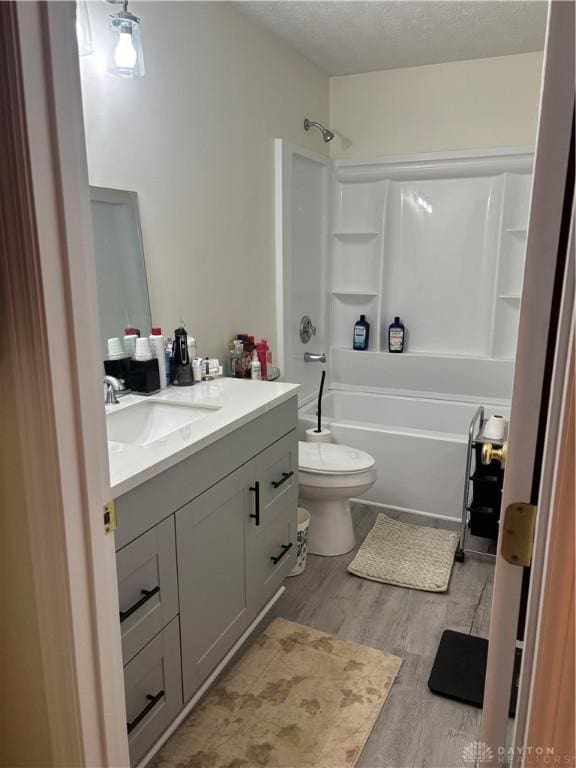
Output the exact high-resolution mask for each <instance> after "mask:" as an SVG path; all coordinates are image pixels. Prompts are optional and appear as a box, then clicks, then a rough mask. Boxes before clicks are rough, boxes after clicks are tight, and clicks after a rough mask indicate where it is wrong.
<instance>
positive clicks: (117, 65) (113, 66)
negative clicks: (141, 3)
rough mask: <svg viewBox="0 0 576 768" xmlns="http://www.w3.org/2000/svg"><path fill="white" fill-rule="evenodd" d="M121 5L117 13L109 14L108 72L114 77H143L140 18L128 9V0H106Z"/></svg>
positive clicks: (144, 71)
mask: <svg viewBox="0 0 576 768" xmlns="http://www.w3.org/2000/svg"><path fill="white" fill-rule="evenodd" d="M108 2H110V3H112V4H114V5H122V10H121V11H119V12H118V13H112V14H110V36H111V40H110V50H109V53H108V72H110V74H112V75H115V76H116V77H124V78H132V77H144V75H145V73H146V70H145V68H144V51H143V50H142V38H141V37H140V19H139V18H138V17H137V16H134V14H133V13H130V11H129V10H128V0H120V2H119V0H108Z"/></svg>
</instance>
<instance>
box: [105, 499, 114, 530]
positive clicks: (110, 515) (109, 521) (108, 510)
mask: <svg viewBox="0 0 576 768" xmlns="http://www.w3.org/2000/svg"><path fill="white" fill-rule="evenodd" d="M103 510H104V533H112V532H113V531H115V530H116V504H114V501H108V502H107V503H106V504H104V508H103Z"/></svg>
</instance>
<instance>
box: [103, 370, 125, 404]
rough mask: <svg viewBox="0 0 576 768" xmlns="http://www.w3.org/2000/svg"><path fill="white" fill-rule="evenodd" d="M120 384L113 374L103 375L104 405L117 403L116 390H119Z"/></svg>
mask: <svg viewBox="0 0 576 768" xmlns="http://www.w3.org/2000/svg"><path fill="white" fill-rule="evenodd" d="M121 389H122V385H121V384H120V381H119V379H117V378H116V377H115V376H104V403H105V404H106V405H118V397H117V395H116V393H117V392H120V390H121Z"/></svg>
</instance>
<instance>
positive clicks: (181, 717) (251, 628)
mask: <svg viewBox="0 0 576 768" xmlns="http://www.w3.org/2000/svg"><path fill="white" fill-rule="evenodd" d="M284 592H286V587H280V589H279V590H278V592H276V594H275V595H274V597H273V598H272V599H271V600H269V601H268V602H267V603H266V605H265V606H264V608H262V610H261V611H260V613H259V614H258V616H256V618H255V619H254V621H253V622H252V623H251V624H250V626H249V627H248V628H247V629H246V631H245V632H244V633H243V634H242V635H241V636H240V637H239V638H238V640H236V642H235V643H234V645H233V646H232V648H230V650H229V651H228V653H227V654H226V656H224V658H223V659H222V661H221V662H220V664H218V666H217V667H216V668H215V669H214V671H213V672H212V674H211V675H210V677H208V678H206V680H205V681H204V683H203V684H202V685H201V686H200V688H199V689H198V690H197V691H196V693H195V694H194V696H192V698H191V699H190V701H189V702H188V704H186V706H185V707H184V709H183V710H182V711H181V712H180V713H179V715H178V717H176V718H175V720H173V721H172V723H171V724H170V725H169V726H168V728H167V729H166V730H165V731H164V733H163V734H162V736H160V738H159V739H158V741H157V742H156V743H155V744H154V746H153V747H151V748H150V749H149V750H148V752H147V753H146V754H145V755H144V757H143V758H142V760H141V761H140V762H139V763H138V765H137V766H136V768H145V766H147V765H148V763H149V762H150V760H152V758H153V757H154V756H155V755H156V754H157V753H158V752H159V751H160V749H161V748H162V747H163V746H164V744H166V742H167V741H168V739H169V738H170V736H172V734H173V733H174V731H175V730H176V729H177V728H178V727H179V726H180V725H181V723H182V722H183V721H184V720H185V719H186V718H187V717H188V715H189V714H190V712H191V711H192V710H193V709H194V707H195V706H196V704H197V703H198V701H199V700H200V699H201V698H202V696H204V694H205V693H206V691H207V690H208V688H210V686H211V685H212V683H213V682H214V681H215V680H216V678H217V677H218V675H219V674H220V673H221V672H222V670H223V669H224V667H225V666H226V665H227V664H228V662H229V661H230V659H231V658H232V657H233V656H234V654H235V653H236V651H237V650H238V649H239V648H240V646H241V645H242V643H244V641H245V640H247V639H248V638H249V637H250V635H251V634H252V632H254V630H255V629H256V627H257V626H258V624H260V622H261V621H262V619H263V618H264V616H266V614H267V613H268V611H269V610H270V609H271V608H272V606H273V605H274V604H275V603H276V602H277V601H278V600H279V598H280V597H282V595H283V594H284Z"/></svg>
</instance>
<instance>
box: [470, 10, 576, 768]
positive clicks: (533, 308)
mask: <svg viewBox="0 0 576 768" xmlns="http://www.w3.org/2000/svg"><path fill="white" fill-rule="evenodd" d="M573 119H574V4H573V3H564V2H557V1H556V0H554V1H553V2H552V3H551V4H550V8H549V16H548V28H547V39H546V50H545V58H544V71H543V88H542V100H541V104H540V122H539V127H538V138H537V144H536V158H535V165H534V181H533V188H532V203H531V210H530V220H529V226H528V238H527V247H526V266H525V273H524V286H523V293H522V305H521V311H520V324H519V333H518V346H517V354H516V367H515V373H514V387H513V395H512V411H511V417H510V431H509V446H508V461H507V465H506V475H505V481H504V490H503V498H502V509H503V510H507V508H508V506H509V505H513V504H517V503H524V504H530V505H534V506H536V507H537V512H536V517H537V524H536V540H535V544H534V552H535V553H536V555H537V556H536V557H535V558H534V557H533V559H532V571H533V573H532V576H533V578H532V581H533V582H537V581H538V579H539V576H540V573H541V569H542V558H541V557H540V556H539V553H540V552H541V551H542V537H544V536H545V534H546V528H547V526H546V524H545V523H546V517H547V515H548V508H547V500H546V498H545V496H543V494H542V493H541V491H542V482H541V478H542V474H543V472H544V471H546V468H549V467H550V464H551V462H552V463H553V462H554V454H555V448H556V443H555V440H554V439H552V438H553V437H554V438H555V435H551V438H550V439H548V440H546V431H547V430H546V426H547V422H548V420H549V417H550V414H551V413H554V412H555V411H557V410H558V409H559V407H560V403H561V390H562V388H561V387H554V386H553V382H554V376H556V377H557V376H561V375H563V371H562V367H563V366H564V367H565V360H562V359H558V356H557V351H558V344H559V340H561V339H562V338H565V336H566V327H565V326H566V323H568V322H571V319H570V318H569V317H567V316H566V313H565V312H562V311H561V307H562V293H563V290H564V286H567V282H566V281H567V278H566V275H567V273H566V263H567V253H568V237H569V230H570V216H571V210H572V201H573V195H574V157H573V141H574V134H573ZM567 289H568V290H570V291H572V292H573V290H574V288H573V285H572V286H567ZM555 356H556V367H555V366H554V361H555ZM559 368H560V370H559ZM559 393H560V394H559ZM559 398H560V402H559ZM503 520H504V522H503V524H502V525H501V526H500V532H499V539H498V554H497V559H496V570H495V581H494V596H493V603H492V614H491V622H490V634H489V651H488V664H487V670H486V683H485V692H484V711H483V717H482V725H481V733H480V739H481V742H480V745H479V746H481V747H482V749H481V750H479V754H478V755H477V759H478V762H479V763H482V764H483V765H486V764H493V765H502V764H503V758H505V757H506V756H508V757H510V756H511V754H513V753H510V752H507V751H506V732H507V723H508V704H509V701H510V691H511V687H512V684H513V679H512V678H513V670H514V656H515V651H516V647H517V645H518V646H519V647H522V646H523V645H524V643H523V642H522V640H520V642H519V638H521V639H523V638H524V637H525V629H526V622H525V618H524V617H525V611H524V608H525V606H526V602H527V597H526V594H527V585H528V582H529V578H530V569H529V568H528V567H525V566H523V565H522V564H512V563H511V562H510V561H507V560H506V559H505V558H504V557H503V554H502V553H503V546H504V548H506V542H505V540H506V538H507V536H508V533H507V531H509V530H510V529H511V528H512V526H511V525H508V524H507V522H506V521H507V517H506V513H504V516H503ZM510 559H511V558H510ZM528 599H529V598H528ZM528 629H530V627H528ZM526 637H527V640H528V639H529V637H528V636H526ZM530 663H531V656H530V648H529V647H528V644H527V645H526V648H525V649H524V658H523V662H522V664H523V669H522V671H521V676H522V677H525V676H526V669H525V667H526V665H527V664H530ZM523 696H524V692H523V691H521V695H520V699H519V705H518V711H517V718H516V733H517V738H516V743H515V744H514V745H512V746H513V747H516V748H517V747H522V746H523V738H524V737H523V734H524V722H523V720H524V719H525V716H526V715H525V713H526V707H525V702H524V699H523ZM503 750H504V752H503ZM480 753H481V754H480Z"/></svg>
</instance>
